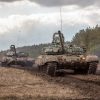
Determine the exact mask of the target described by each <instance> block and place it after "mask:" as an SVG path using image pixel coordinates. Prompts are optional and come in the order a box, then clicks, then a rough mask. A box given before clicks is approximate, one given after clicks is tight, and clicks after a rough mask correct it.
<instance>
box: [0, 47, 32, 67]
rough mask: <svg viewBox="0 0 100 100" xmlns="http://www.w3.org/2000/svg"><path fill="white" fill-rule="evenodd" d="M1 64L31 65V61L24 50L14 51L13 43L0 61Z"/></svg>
mask: <svg viewBox="0 0 100 100" xmlns="http://www.w3.org/2000/svg"><path fill="white" fill-rule="evenodd" d="M1 65H2V66H12V65H20V66H32V65H33V61H31V60H29V59H28V54H27V53H24V52H16V48H15V45H11V46H10V50H9V51H8V52H7V53H6V54H5V56H4V57H3V58H2V61H1Z"/></svg>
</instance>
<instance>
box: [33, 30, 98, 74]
mask: <svg viewBox="0 0 100 100" xmlns="http://www.w3.org/2000/svg"><path fill="white" fill-rule="evenodd" d="M35 63H36V64H37V66H38V68H39V70H40V71H43V72H46V73H47V74H48V75H50V76H55V75H56V74H57V73H60V72H64V71H66V70H73V71H74V72H75V73H82V74H83V73H85V74H87V73H88V74H95V73H96V69H97V64H98V63H99V59H98V57H97V56H96V55H87V54H86V48H85V47H78V46H76V45H71V44H67V43H65V41H64V36H63V33H61V32H60V31H58V32H57V33H54V34H53V40H52V43H51V45H50V46H48V47H45V48H43V50H42V54H41V55H40V56H38V57H37V59H36V61H35Z"/></svg>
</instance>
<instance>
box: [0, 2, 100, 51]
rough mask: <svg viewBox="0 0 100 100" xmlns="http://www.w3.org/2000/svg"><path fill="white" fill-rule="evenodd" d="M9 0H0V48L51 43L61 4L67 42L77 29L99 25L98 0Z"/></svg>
mask: <svg viewBox="0 0 100 100" xmlns="http://www.w3.org/2000/svg"><path fill="white" fill-rule="evenodd" d="M4 1H5V2H4ZM6 1H7V2H6ZM8 1H9V2H8ZM10 1H11V0H0V50H3V49H8V48H9V45H11V44H15V45H16V46H17V47H18V46H24V45H33V44H39V43H46V42H47V43H48V42H51V41H52V35H53V33H54V32H57V31H58V30H60V12H59V11H60V7H59V5H60V4H61V6H62V16H63V17H62V20H63V30H62V32H63V33H64V36H65V38H66V41H67V40H71V39H72V38H73V36H74V35H75V33H76V32H78V31H79V30H80V29H84V28H86V27H88V26H90V27H93V26H95V25H97V24H100V8H99V5H98V4H99V3H100V2H99V0H95V2H94V0H91V2H90V0H84V2H79V1H80V0H76V2H73V1H74V0H70V2H69V0H62V1H60V0H58V2H56V1H57V0H51V1H49V0H37V1H36V0H30V1H28V0H18V1H17V0H15V2H10ZM13 1H14V0H13ZM42 1H43V2H42ZM44 1H46V2H44ZM47 1H48V2H47ZM54 1H55V2H54ZM81 1H82V0H81ZM85 1H86V2H85ZM63 2H64V3H63ZM67 2H68V3H67ZM82 4H83V5H82Z"/></svg>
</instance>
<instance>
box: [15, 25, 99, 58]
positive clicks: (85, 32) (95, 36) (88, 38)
mask: <svg viewBox="0 0 100 100" xmlns="http://www.w3.org/2000/svg"><path fill="white" fill-rule="evenodd" d="M71 42H72V44H76V45H78V46H86V48H87V51H88V53H94V54H96V55H98V56H99V57H100V27H99V26H98V25H96V26H95V27H94V28H90V27H88V28H86V29H82V30H80V31H79V32H78V33H76V34H75V36H74V37H73V39H72V41H71ZM48 45H50V44H49V43H48V44H39V45H32V46H24V47H19V48H17V51H21V52H27V53H29V56H30V57H34V58H36V57H37V56H38V55H40V54H41V51H42V48H43V47H47V46H48Z"/></svg>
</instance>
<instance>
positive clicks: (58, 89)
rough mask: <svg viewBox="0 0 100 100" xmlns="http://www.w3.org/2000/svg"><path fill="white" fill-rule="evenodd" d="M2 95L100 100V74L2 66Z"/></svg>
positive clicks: (13, 99)
mask: <svg viewBox="0 0 100 100" xmlns="http://www.w3.org/2000/svg"><path fill="white" fill-rule="evenodd" d="M1 99H4V100H70V99H71V100H77V99H79V100H80V99H81V100H95V99H97V100H100V76H99V75H69V74H68V75H66V76H65V77H49V76H47V75H45V74H43V73H38V72H37V71H34V69H27V68H19V67H18V68H5V67H0V100H1Z"/></svg>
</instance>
